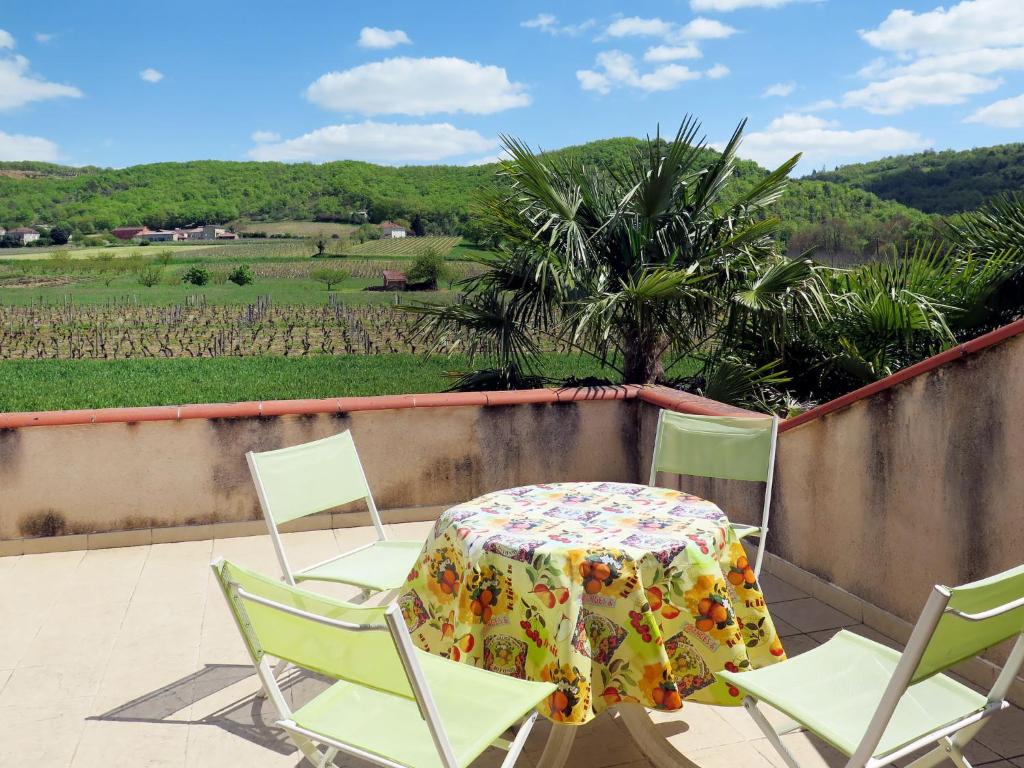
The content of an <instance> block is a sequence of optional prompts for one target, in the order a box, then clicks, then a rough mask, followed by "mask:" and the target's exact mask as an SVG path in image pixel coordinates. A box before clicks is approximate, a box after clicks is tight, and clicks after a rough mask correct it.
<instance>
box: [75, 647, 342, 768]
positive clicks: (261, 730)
mask: <svg viewBox="0 0 1024 768" xmlns="http://www.w3.org/2000/svg"><path fill="white" fill-rule="evenodd" d="M249 677H254V673H253V668H252V665H250V664H207V665H206V666H204V667H203V668H202V669H201V670H199V671H197V672H193V673H192V674H190V675H186V676H185V677H182V678H180V679H179V680H175V681H174V682H173V683H168V684H167V685H165V686H162V687H161V688H158V689H156V690H155V691H152V692H150V693H147V694H145V695H143V696H140V697H138V698H137V699H133V700H132V701H129V702H127V703H126V704H122V705H120V706H118V707H114V708H113V709H111V710H109V711H107V712H104V713H103V714H101V715H93V716H92V717H89V718H87V719H89V720H104V721H113V722H129V723H165V724H174V725H210V726H215V727H218V728H222V729H223V730H225V731H228V732H229V733H232V734H234V735H236V736H239V737H241V738H243V739H246V740H248V741H251V742H253V743H254V744H258V745H260V746H263V747H266V748H267V749H272V750H273V751H275V752H277V753H278V754H281V755H291V754H293V753H297V752H298V750H296V748H295V746H294V745H293V744H292V742H291V741H290V740H289V739H288V737H287V735H286V734H285V732H284V731H282V730H281V729H279V728H276V727H274V722H275V721H276V720H277V713H276V712H275V711H274V707H273V705H272V704H270V703H269V702H268V700H267V699H266V698H264V697H261V696H258V695H257V691H256V686H255V685H254V686H253V689H252V691H251V692H250V693H247V694H245V695H243V696H240V697H238V698H235V699H233V700H232V701H230V702H229V703H227V704H225V705H222V706H220V707H218V708H217V709H215V710H214V711H212V712H210V713H209V714H208V715H205V716H203V717H200V718H198V719H182V718H181V717H180V716H179V717H176V715H177V714H178V713H180V712H182V711H183V710H186V709H187V708H188V707H189V706H190V705H192V704H195V703H197V702H201V701H202V700H203V699H206V698H208V697H210V696H213V695H214V694H216V693H219V692H221V691H224V690H226V689H227V688H229V687H231V686H232V685H235V684H236V683H239V682H241V681H242V680H244V679H246V678H249ZM328 685H329V681H328V680H327V679H326V678H321V677H319V676H318V675H313V674H311V673H307V672H305V671H302V670H295V671H293V672H291V673H290V674H288V675H286V676H285V678H284V679H282V681H281V689H282V691H283V692H284V694H285V696H287V697H288V699H289V700H290V703H292V704H294V706H295V707H296V708H298V707H299V706H301V704H302V703H304V702H306V701H309V700H310V699H312V698H313V697H314V696H316V695H317V694H318V693H320V692H321V691H323V690H324V689H325V688H327V686H328Z"/></svg>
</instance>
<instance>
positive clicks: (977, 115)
mask: <svg viewBox="0 0 1024 768" xmlns="http://www.w3.org/2000/svg"><path fill="white" fill-rule="evenodd" d="M964 122H965V123H980V124H982V125H991V126H992V127H994V128H1024V95H1021V96H1014V97H1013V98H1010V99H1002V100H1001V101H997V102H995V103H993V104H989V105H988V106H986V107H982V108H981V109H978V110H975V112H974V113H972V114H971V115H969V116H968V117H967V118H966V119H965V120H964Z"/></svg>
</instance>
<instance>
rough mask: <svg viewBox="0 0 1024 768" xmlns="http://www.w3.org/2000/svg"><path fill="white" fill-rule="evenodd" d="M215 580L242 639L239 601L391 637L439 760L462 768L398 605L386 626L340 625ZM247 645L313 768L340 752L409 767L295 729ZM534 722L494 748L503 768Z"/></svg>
mask: <svg viewBox="0 0 1024 768" xmlns="http://www.w3.org/2000/svg"><path fill="white" fill-rule="evenodd" d="M222 562H223V558H218V559H217V560H215V561H214V562H212V563H211V564H210V567H211V568H212V569H214V570H215V571H216V570H218V569H219V568H220V565H221V563H222ZM215 578H217V583H218V584H221V591H222V593H223V594H224V599H225V600H226V601H227V602H228V609H229V610H230V611H231V616H232V618H233V620H234V622H235V626H236V627H237V628H238V631H239V632H240V633H241V634H242V636H243V637H248V636H249V635H248V632H247V630H246V628H245V627H244V626H242V624H241V623H240V622H239V619H238V616H237V614H236V611H235V609H234V607H233V606H232V605H231V602H232V600H233V599H236V598H241V599H243V600H250V601H252V602H255V603H259V604H260V605H263V606H266V607H267V608H272V609H274V610H278V611H283V612H284V613H288V614H291V615H292V616H297V617H299V618H302V619H306V620H308V621H314V622H317V623H318V624H323V625H325V626H328V627H333V628H335V629H338V630H341V631H346V632H387V633H389V634H390V635H391V638H392V640H393V641H394V643H395V648H396V650H397V651H398V655H399V658H400V659H401V660H402V666H403V668H404V669H405V673H406V676H407V678H408V680H409V687H410V688H411V689H412V692H413V695H414V696H415V698H416V704H417V706H418V707H419V710H420V714H421V715H422V716H423V719H424V721H425V722H426V724H427V728H428V730H429V731H430V736H431V738H432V739H433V742H434V746H435V747H436V749H437V753H438V756H439V757H440V758H441V763H442V765H443V766H444V768H459V766H458V761H457V760H456V757H455V752H454V750H453V748H452V745H451V742H450V741H449V739H448V737H447V735H446V734H445V731H444V723H443V722H442V721H441V715H440V713H439V712H438V709H437V704H436V703H435V702H434V697H433V694H431V692H430V688H429V687H428V686H427V679H426V676H425V675H424V674H423V670H422V668H421V667H420V664H419V661H418V660H417V659H416V652H415V646H414V645H413V642H412V638H411V637H410V635H409V630H408V628H407V627H406V625H405V619H404V618H403V617H402V610H401V608H400V607H399V606H398V604H397V603H392V604H391V605H389V606H388V607H387V608H386V609H385V611H384V621H385V623H384V624H353V623H351V622H345V621H338V620H335V619H330V618H328V617H326V616H320V615H318V614H315V613H309V612H307V611H302V610H300V609H298V608H293V607H292V606H290V605H284V604H283V603H278V602H276V601H274V600H268V599H267V598H264V597H260V596H259V595H253V594H250V593H249V592H247V591H246V590H245V589H244V588H242V587H241V586H240V585H239V584H236V583H235V582H229V583H228V585H227V588H224V585H223V583H222V582H221V580H220V578H219V577H218V576H216V574H215ZM245 645H246V649H247V650H248V651H249V657H250V659H251V660H252V664H253V666H254V667H255V669H256V674H257V676H258V677H259V680H260V684H261V685H262V686H263V693H264V695H265V696H266V697H267V698H269V699H270V701H271V702H273V704H274V707H275V709H276V710H277V713H278V717H279V719H278V720H277V722H276V723H275V725H277V726H278V727H280V728H281V729H283V730H284V731H286V732H287V733H288V735H289V737H290V738H291V739H292V742H293V743H294V744H295V746H296V747H298V748H299V750H300V751H301V752H302V754H303V755H305V756H306V758H307V759H308V760H309V761H310V762H311V763H312V764H313V765H315V766H317V768H326V766H330V765H334V758H335V757H336V756H337V755H338V753H339V752H342V753H345V754H349V755H353V756H355V757H358V758H361V759H363V760H367V761H369V762H371V763H375V764H377V765H383V766H386V767H387V768H407V766H404V765H402V764H401V763H396V762H394V761H393V760H389V759H387V758H385V757H382V756H380V755H375V754H373V753H370V752H366V751H364V750H361V749H359V748H358V747H353V746H350V745H347V744H343V743H342V742H339V741H335V740H334V739H332V738H330V737H329V736H326V735H324V734H321V733H317V732H315V731H310V730H308V729H306V728H302V727H301V726H299V725H298V724H296V722H295V721H294V720H293V719H292V710H291V707H289V706H288V701H287V699H286V698H285V695H284V692H283V691H282V690H281V686H280V684H279V682H278V677H277V676H275V673H274V670H273V669H271V667H270V664H269V663H268V662H267V658H266V656H263V657H262V658H257V657H256V656H255V655H254V654H253V652H252V649H251V646H252V643H251V642H247V643H246V644H245ZM536 721H537V712H536V711H534V712H532V713H530V714H529V715H527V716H526V717H525V718H524V719H523V721H522V723H521V725H520V726H519V728H518V730H517V732H516V735H515V738H513V739H512V740H511V741H509V740H506V739H499V740H497V741H495V742H494V743H493V744H492V745H491V746H493V747H496V748H498V749H502V750H504V751H506V752H507V754H506V756H505V759H504V760H503V761H502V764H501V768H512V766H513V765H515V762H516V760H517V759H518V758H519V755H520V753H521V752H522V751H523V747H524V746H525V745H526V740H527V738H528V737H529V735H530V731H531V730H532V729H533V726H534V724H535V723H536ZM318 744H319V745H323V746H324V747H325V749H323V751H321V749H320V748H319V747H318V746H317V745H318Z"/></svg>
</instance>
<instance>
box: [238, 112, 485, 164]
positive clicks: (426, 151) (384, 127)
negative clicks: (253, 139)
mask: <svg viewBox="0 0 1024 768" xmlns="http://www.w3.org/2000/svg"><path fill="white" fill-rule="evenodd" d="M497 147H498V141H497V139H490V138H487V137H485V136H481V135H480V134H479V133H477V132H476V131H471V130H465V129H461V128H456V127H455V126H453V125H451V124H449V123H432V124H427V125H399V124H396V123H378V122H373V121H370V120H367V121H365V122H362V123H350V124H345V125H330V126H327V127H325V128H319V129H317V130H315V131H311V132H309V133H306V134H303V135H302V136H297V137H296V138H294V139H286V140H284V141H279V142H274V143H265V144H259V145H258V146H256V147H253V148H252V149H250V150H249V157H251V158H252V159H253V160H279V161H284V162H312V163H320V162H327V161H330V160H366V161H369V162H377V163H384V164H387V165H402V164H406V163H436V162H439V161H442V160H445V159H448V158H452V157H461V156H464V155H479V154H481V153H483V152H490V151H493V150H494V149H495V148H497Z"/></svg>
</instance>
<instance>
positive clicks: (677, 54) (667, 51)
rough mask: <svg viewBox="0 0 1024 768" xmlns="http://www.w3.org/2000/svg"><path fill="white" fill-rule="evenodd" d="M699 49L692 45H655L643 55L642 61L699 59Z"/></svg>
mask: <svg viewBox="0 0 1024 768" xmlns="http://www.w3.org/2000/svg"><path fill="white" fill-rule="evenodd" d="M701 56H702V54H701V52H700V48H698V47H697V46H696V45H695V44H694V43H686V44H685V45H655V46H654V47H652V48H648V49H647V51H646V52H645V53H644V61H655V62H658V61H678V60H679V59H699V58H700V57H701Z"/></svg>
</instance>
